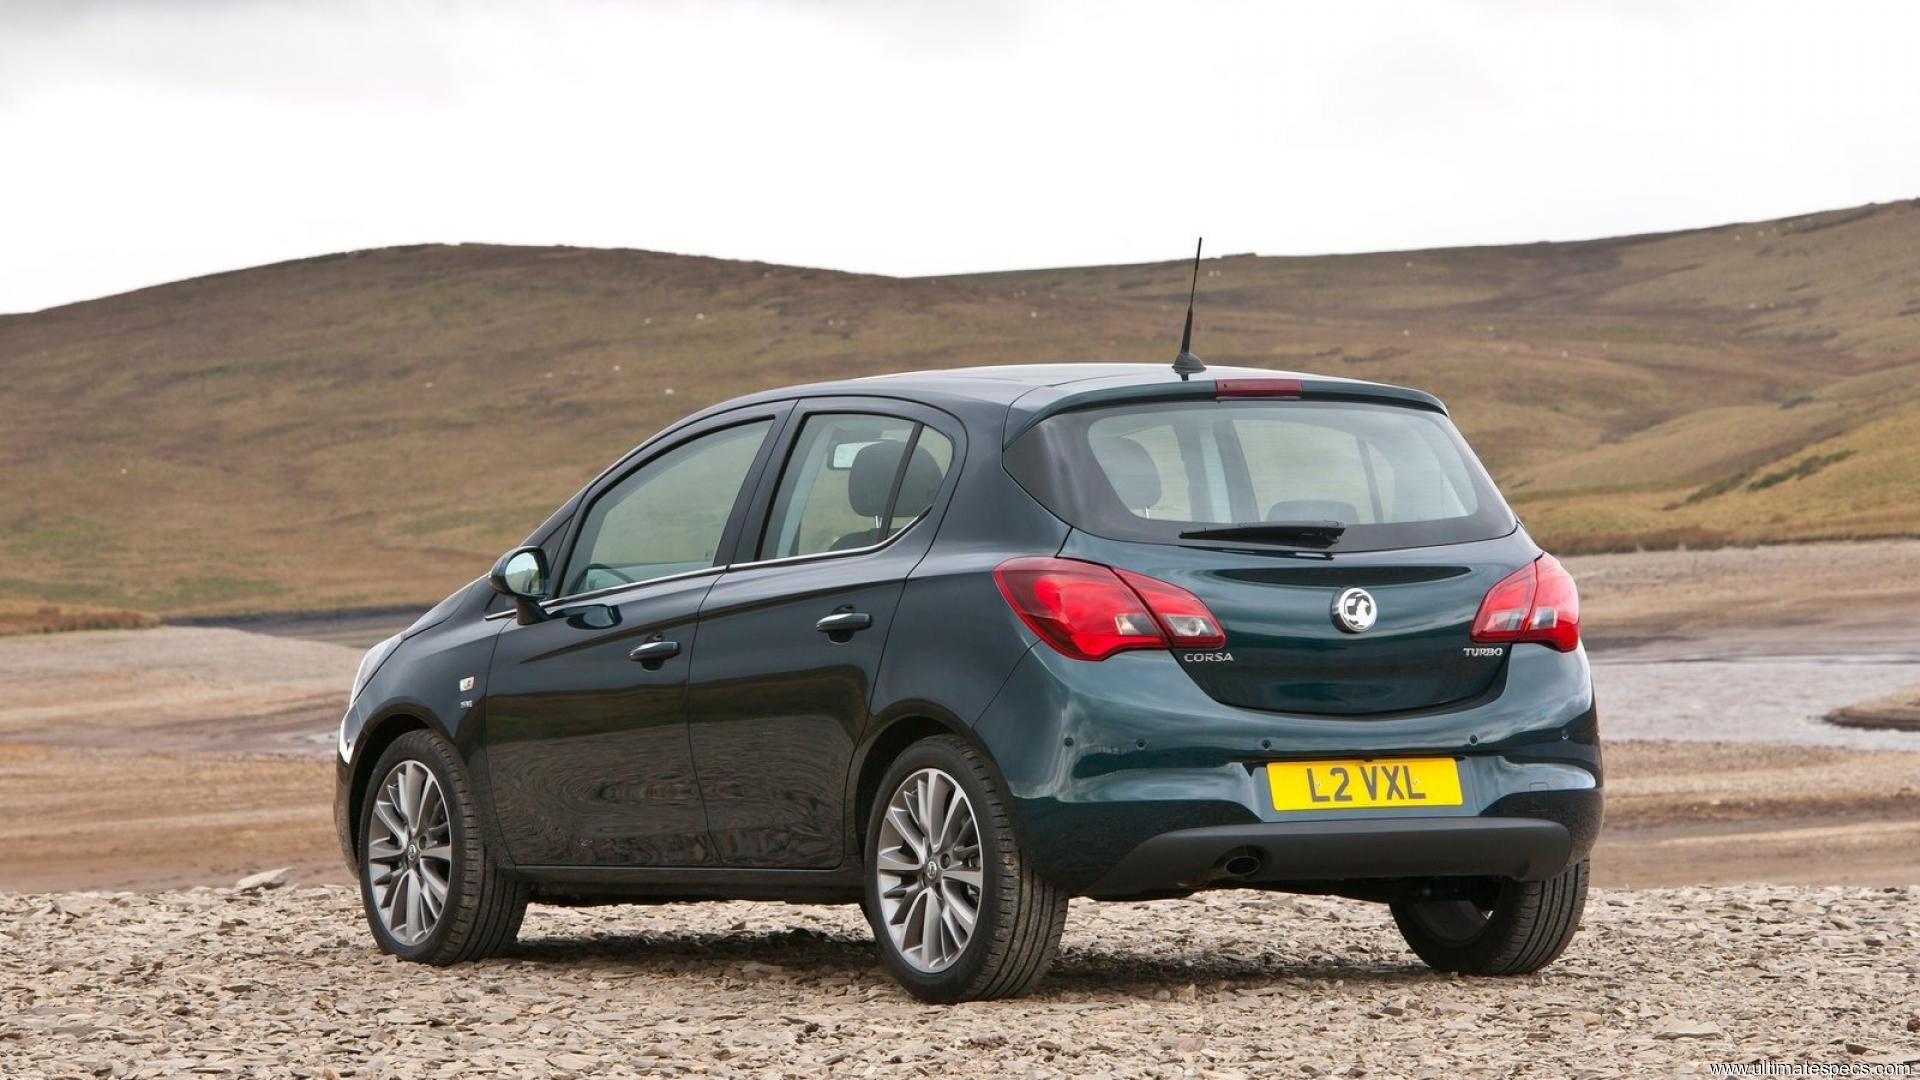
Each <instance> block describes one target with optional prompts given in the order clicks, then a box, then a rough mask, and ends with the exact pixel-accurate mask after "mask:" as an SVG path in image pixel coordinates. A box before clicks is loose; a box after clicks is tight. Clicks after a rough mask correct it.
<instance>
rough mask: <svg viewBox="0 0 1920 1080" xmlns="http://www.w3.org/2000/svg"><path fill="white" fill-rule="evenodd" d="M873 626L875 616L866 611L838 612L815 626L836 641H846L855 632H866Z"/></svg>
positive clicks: (814, 626)
mask: <svg viewBox="0 0 1920 1080" xmlns="http://www.w3.org/2000/svg"><path fill="white" fill-rule="evenodd" d="M872 625H873V616H871V615H869V614H867V613H866V612H864V611H836V612H834V613H833V614H831V615H829V616H827V617H826V618H824V619H821V620H820V621H819V622H817V623H814V624H813V628H814V629H815V630H818V631H820V632H821V633H823V634H825V635H827V636H828V637H830V638H832V639H833V640H835V641H846V640H847V639H849V638H851V637H852V636H853V632H854V631H855V630H865V629H866V628H867V627H869V626H872Z"/></svg>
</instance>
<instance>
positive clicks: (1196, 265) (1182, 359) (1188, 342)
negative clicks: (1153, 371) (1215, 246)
mask: <svg viewBox="0 0 1920 1080" xmlns="http://www.w3.org/2000/svg"><path fill="white" fill-rule="evenodd" d="M1206 242H1207V238H1206V237H1204V236H1202V237H1200V238H1199V239H1197V240H1195V241H1194V242H1193V283H1192V284H1191V285H1189V286H1187V328H1186V329H1185V330H1183V331H1181V333H1180V355H1179V356H1176V357H1174V358H1173V370H1174V373H1175V374H1177V375H1179V376H1180V381H1181V382H1186V381H1187V379H1188V378H1189V377H1190V376H1193V375H1198V374H1199V373H1200V372H1202V371H1205V370H1207V362H1206V361H1205V360H1202V359H1200V358H1199V357H1197V356H1195V355H1193V353H1192V352H1191V351H1189V350H1190V348H1191V346H1192V345H1193V296H1194V293H1195V292H1197V291H1198V290H1199V288H1200V245H1201V244H1204V243H1206Z"/></svg>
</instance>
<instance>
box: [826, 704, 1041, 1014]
mask: <svg viewBox="0 0 1920 1080" xmlns="http://www.w3.org/2000/svg"><path fill="white" fill-rule="evenodd" d="M930 768H931V769H938V770H940V771H942V772H944V773H946V774H947V775H948V776H950V777H952V778H953V779H954V780H955V781H957V782H958V784H959V786H960V789H961V791H962V792H963V793H964V794H965V795H966V797H967V801H968V803H970V804H971V806H972V809H973V815H974V820H975V825H976V827H977V830H978V832H979V837H980V862H981V867H980V868H981V890H980V892H981V895H980V904H979V907H978V914H977V917H976V922H975V924H974V928H973V931H972V934H971V936H970V937H969V938H968V940H967V942H966V944H965V946H964V948H963V949H962V950H961V952H960V955H959V957H958V958H957V959H955V960H953V961H952V963H951V964H950V966H948V967H946V968H944V969H943V970H940V971H935V972H927V971H922V970H919V969H918V968H916V967H915V966H914V965H913V964H912V963H911V962H909V961H908V960H907V959H906V958H905V957H904V956H903V955H902V954H901V952H900V951H899V949H898V948H896V947H895V945H894V942H893V938H892V936H891V934H890V933H889V931H888V929H887V926H886V923H885V916H884V915H883V913H882V909H881V906H880V895H879V890H880V883H879V875H878V874H876V873H875V870H874V867H875V865H876V858H877V856H878V854H879V845H880V835H881V819H882V817H883V815H884V813H885V809H886V806H887V804H888V801H889V800H890V799H891V798H892V796H893V794H894V793H895V792H896V791H898V790H899V788H900V786H901V784H902V783H904V782H905V781H906V779H907V778H908V777H910V776H912V775H913V774H914V773H916V772H919V771H921V770H923V769H930ZM864 850H865V852H866V859H865V863H864V866H865V870H864V874H865V877H866V909H867V921H868V922H869V923H871V924H872V926H873V935H874V939H875V940H876V941H877V942H878V943H879V946H880V955H881V957H882V959H883V960H884V961H885V962H886V965H887V968H888V970H889V971H891V972H892V974H893V977H894V978H895V979H897V980H898V981H899V983H900V985H901V986H903V987H905V988H906V990H907V992H908V993H910V994H912V995H913V996H914V997H917V998H919V999H921V1000H922V1001H931V1002H936V1003H940V1004H951V1003H953V1002H958V1001H979V1000H982V999H986V998H1003V997H1015V996H1018V995H1020V994H1024V993H1026V992H1027V991H1028V990H1031V989H1032V988H1033V986H1034V984H1035V983H1037V982H1039V981H1040V978H1041V976H1043V975H1044V974H1046V970H1047V966H1048V965H1049V964H1051V963H1052V962H1053V956H1054V952H1055V950H1056V949H1058V948H1059V945H1060V932H1061V930H1062V929H1063V928H1064V927H1065V925H1066V920H1067V894H1066V893H1065V892H1064V891H1062V890H1060V889H1058V888H1056V887H1055V886H1054V885H1052V884H1051V883H1049V882H1048V881H1047V880H1046V879H1045V878H1043V877H1041V876H1040V874H1039V873H1038V872H1037V871H1036V869H1035V868H1034V866H1033V865H1032V864H1031V863H1030V862H1029V861H1028V860H1027V859H1026V858H1025V856H1024V854H1023V853H1022V852H1021V850H1020V845H1019V841H1018V839H1017V838H1016V837H1015V835H1014V831H1013V823H1012V821H1011V820H1010V819H1009V816H1008V813H1007V800H1006V797H1005V795H1004V793H1003V792H1002V791H1001V790H1000V785H999V782H998V781H997V780H996V779H995V778H994V774H993V770H992V769H991V768H990V767H989V766H988V764H987V761H986V759H985V758H984V757H983V756H982V755H981V754H980V752H979V751H977V750H975V749H974V748H973V747H972V746H970V745H968V744H967V743H966V741H965V740H962V739H959V738H957V737H955V736H951V735H940V736H935V737H933V738H929V739H924V740H922V741H920V742H917V743H914V744H913V745H912V746H909V747H908V748H907V749H906V751H905V752H903V753H902V754H901V755H900V756H899V757H898V758H897V759H895V760H894V762H893V764H892V766H891V767H889V768H888V769H887V773H886V776H885V777H884V778H882V780H881V781H880V787H879V789H878V791H877V792H876V794H875V795H874V803H873V805H872V806H870V807H868V808H867V835H866V844H865V848H864Z"/></svg>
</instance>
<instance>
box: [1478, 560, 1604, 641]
mask: <svg viewBox="0 0 1920 1080" xmlns="http://www.w3.org/2000/svg"><path fill="white" fill-rule="evenodd" d="M1473 640H1475V641H1479V642H1485V643H1488V644H1500V643H1505V642H1519V641H1535V642H1539V643H1540V644H1542V645H1551V646H1553V647H1554V648H1556V649H1559V650H1560V651H1561V652H1572V651H1573V650H1574V649H1575V648H1577V647H1578V646H1579V644H1580V590H1579V588H1578V587H1577V586H1575V585H1574V583H1573V575H1572V574H1569V573H1568V572H1567V568H1566V567H1564V566H1562V565H1560V560H1559V559H1556V558H1554V557H1553V556H1551V555H1542V556H1540V557H1539V558H1538V559H1535V560H1534V561H1532V562H1530V563H1528V564H1527V565H1525V566H1523V567H1521V568H1520V569H1518V570H1515V571H1514V572H1513V573H1511V574H1508V575H1507V576H1506V577H1504V578H1501V579H1500V580H1499V581H1498V582H1497V583H1495V585H1494V586H1493V588H1491V589H1488V590H1487V595H1486V598H1485V599H1483V600H1481V601H1480V610H1479V612H1478V613H1476V614H1475V615H1474V617H1473Z"/></svg>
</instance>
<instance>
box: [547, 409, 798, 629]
mask: <svg viewBox="0 0 1920 1080" xmlns="http://www.w3.org/2000/svg"><path fill="white" fill-rule="evenodd" d="M772 426H773V421H771V420H757V421H755V422H753V423H750V424H741V425H739V426H737V427H730V428H724V429H722V430H720V431H716V432H713V433H711V434H707V435H702V436H700V437H699V438H696V439H693V440H692V441H690V442H686V443H682V444H681V445H679V446H676V447H674V448H673V449H672V450H669V451H667V452H666V453H664V454H662V455H660V456H659V457H657V458H654V459H653V460H652V461H649V462H647V463H646V464H645V465H642V466H641V467H640V468H638V469H636V470H634V471H633V472H631V473H629V474H628V475H627V476H626V478H625V479H623V480H621V481H620V482H619V483H617V484H615V485H614V486H613V487H611V488H609V489H608V490H607V492H606V493H605V494H603V495H601V496H600V498H599V499H597V500H596V501H595V502H594V504H593V508H592V509H590V510H589V511H587V520H586V523H585V524H584V525H582V526H581V527H580V538H579V540H577V541H576V542H575V543H574V546H573V558H572V559H571V560H570V561H569V562H568V564H567V580H566V583H565V586H564V587H563V588H562V589H561V590H560V595H562V596H572V595H574V594H576V593H583V592H592V591H594V590H596V589H606V588H611V587H612V586H615V585H627V584H632V583H634V582H640V581H650V580H652V579H654V578H660V577H666V576H668V575H671V574H684V573H686V572H687V571H689V570H704V569H706V568H707V567H709V566H712V565H714V563H715V561H716V559H717V557H718V555H719V551H720V540H721V536H722V534H723V533H725V532H726V529H727V518H728V517H729V516H730V515H731V514H732V513H733V507H734V503H735V502H736V501H737V500H738V499H739V496H740V487H741V485H742V484H744V483H746V479H747V473H748V471H749V470H750V469H752V467H753V459H754V458H755V456H757V455H758V454H759V452H760V444H761V443H763V442H765V441H766V437H767V432H768V430H769V429H770V428H771V427H772Z"/></svg>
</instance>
